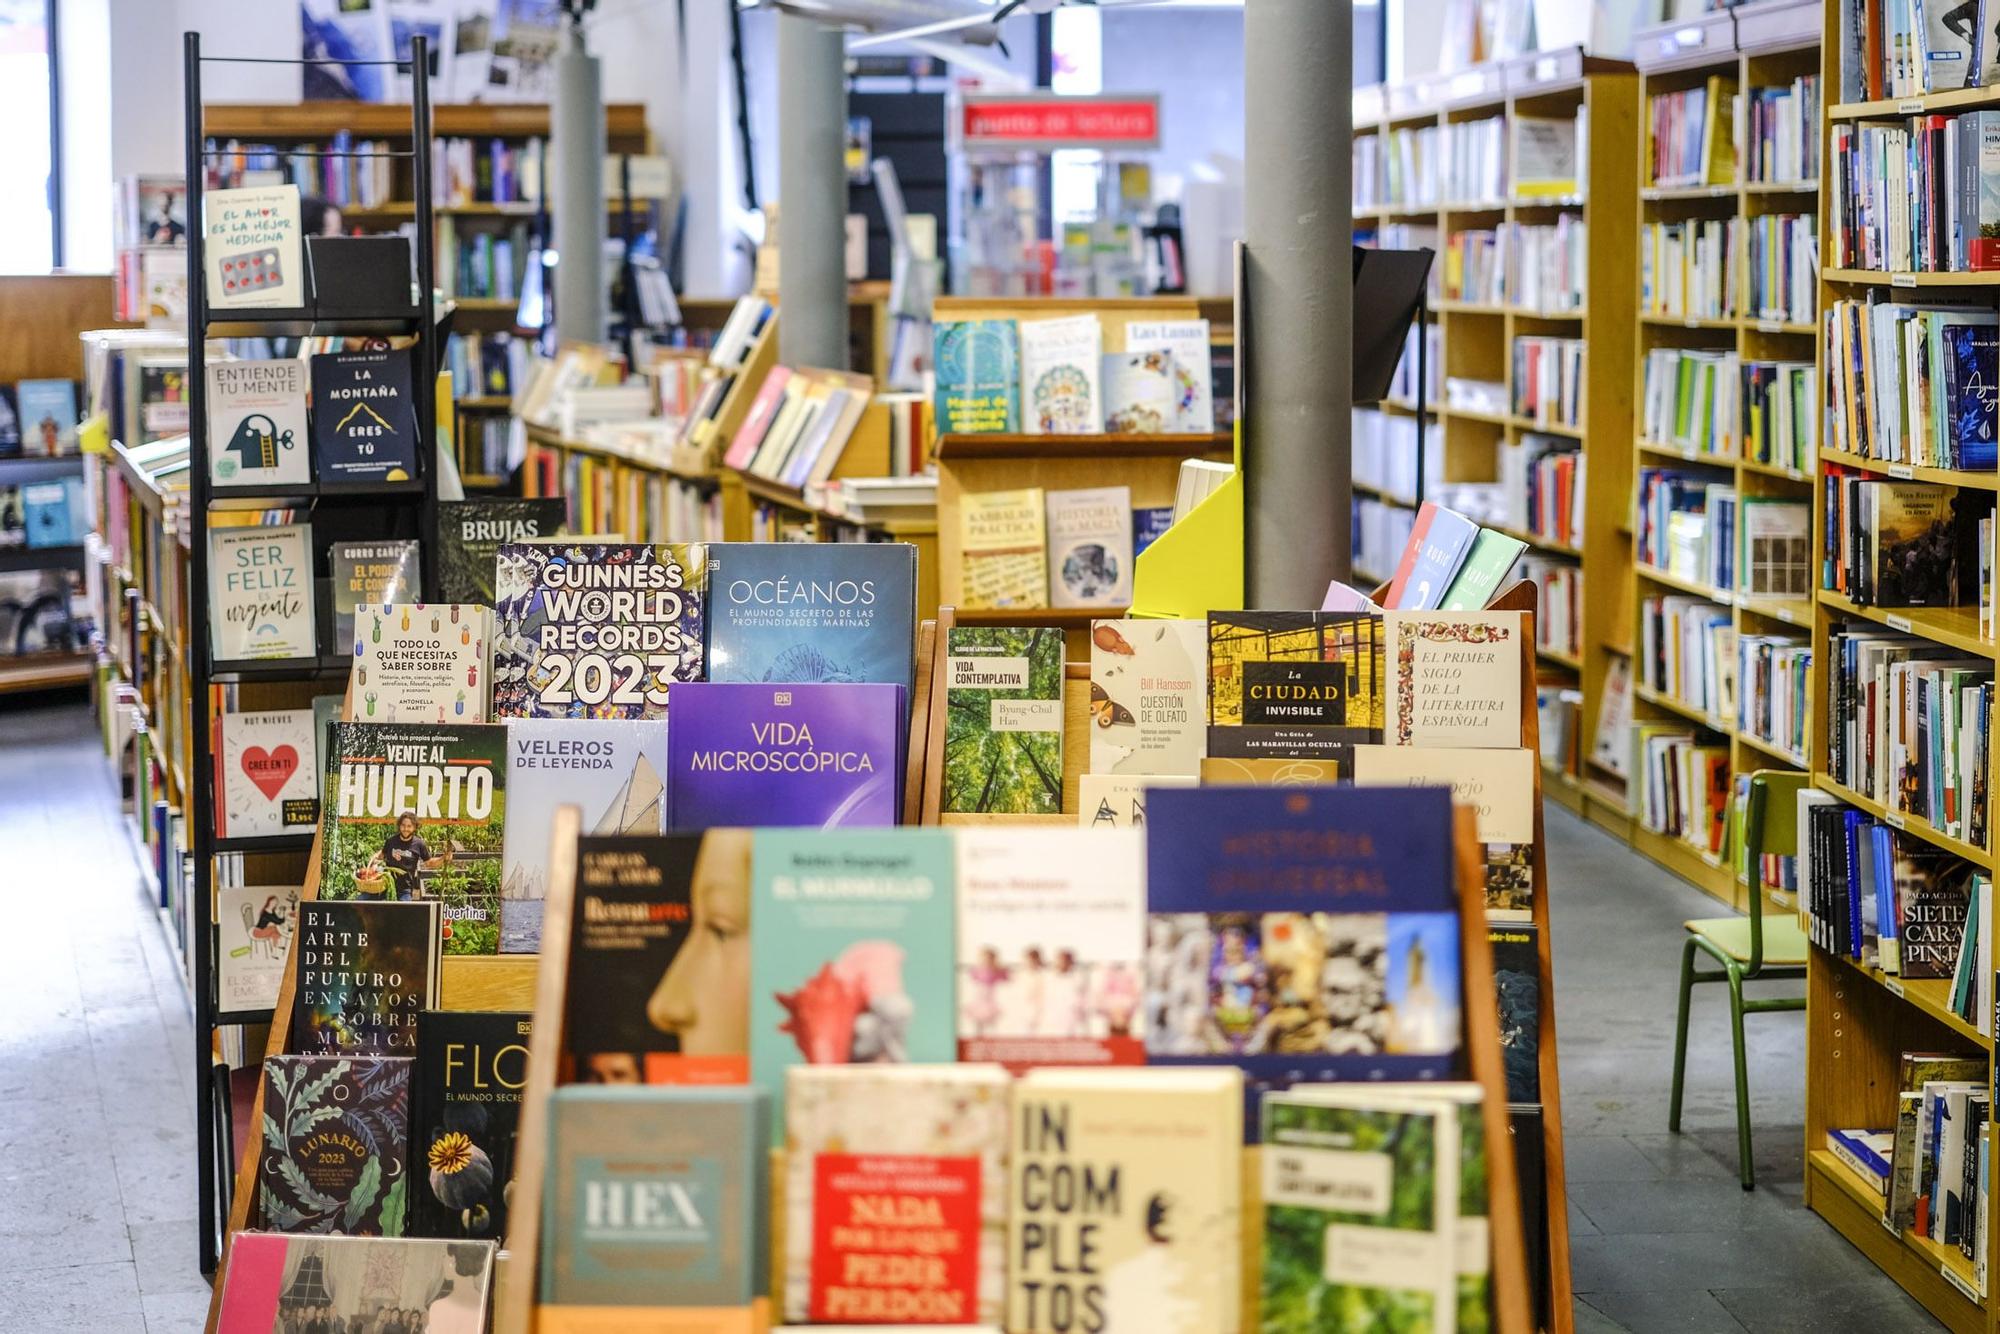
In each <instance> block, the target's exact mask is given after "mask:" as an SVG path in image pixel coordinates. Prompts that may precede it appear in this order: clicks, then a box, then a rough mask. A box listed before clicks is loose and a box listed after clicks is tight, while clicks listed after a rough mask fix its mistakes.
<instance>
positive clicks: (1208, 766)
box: [1201, 755, 1353, 787]
mask: <svg viewBox="0 0 2000 1334" xmlns="http://www.w3.org/2000/svg"><path fill="white" fill-rule="evenodd" d="M1341 776H1342V774H1341V763H1340V761H1339V760H1288V759H1268V758H1267V759H1261V760H1260V759H1235V758H1230V757H1227V756H1216V755H1211V756H1209V757H1208V758H1206V759H1204V760H1203V761H1202V762H1201V782H1202V786H1204V787H1231V786H1238V787H1312V786H1315V785H1316V784H1319V783H1337V782H1339V781H1340V779H1341ZM1347 776H1348V777H1350V778H1351V777H1353V764H1352V759H1351V755H1350V760H1349V764H1348V769H1347Z"/></svg>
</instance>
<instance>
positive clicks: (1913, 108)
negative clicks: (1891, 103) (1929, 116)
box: [1896, 97, 1924, 116]
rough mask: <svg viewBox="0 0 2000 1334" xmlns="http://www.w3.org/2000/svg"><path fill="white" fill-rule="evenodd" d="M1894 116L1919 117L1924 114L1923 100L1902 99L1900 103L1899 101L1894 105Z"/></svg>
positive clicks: (1913, 98) (1919, 98) (1916, 98)
mask: <svg viewBox="0 0 2000 1334" xmlns="http://www.w3.org/2000/svg"><path fill="white" fill-rule="evenodd" d="M1896 114H1897V115H1899V116H1921V115H1923V114H1924V99H1923V98H1921V97H1906V98H1904V99H1903V100H1902V101H1900V102H1898V103H1896Z"/></svg>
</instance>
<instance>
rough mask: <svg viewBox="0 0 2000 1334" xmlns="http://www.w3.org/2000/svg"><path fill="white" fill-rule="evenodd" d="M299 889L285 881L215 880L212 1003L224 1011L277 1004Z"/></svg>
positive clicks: (254, 1008) (266, 1008)
mask: <svg viewBox="0 0 2000 1334" xmlns="http://www.w3.org/2000/svg"><path fill="white" fill-rule="evenodd" d="M298 918H299V891H298V890H297V889H296V888H294V887H292V886H289V885H218V886H217V887H216V890H215V926H216V946H215V1006H216V1008H217V1009H218V1010H220V1011H222V1012H223V1013H225V1014H230V1013H238V1012H243V1011H255V1010H269V1009H272V1008H274V1007H275V1006H276V1005H277V1003H278V984H279V983H280V982H282V981H283V980H284V977H285V958H286V956H287V955H289V954H290V953H291V950H292V933H293V929H294V928H295V927H296V926H297V925H298Z"/></svg>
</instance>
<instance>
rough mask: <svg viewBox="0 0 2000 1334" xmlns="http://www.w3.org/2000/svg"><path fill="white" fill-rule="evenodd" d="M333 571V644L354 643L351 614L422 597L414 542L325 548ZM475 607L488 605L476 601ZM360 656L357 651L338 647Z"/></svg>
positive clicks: (360, 544)
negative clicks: (369, 607)
mask: <svg viewBox="0 0 2000 1334" xmlns="http://www.w3.org/2000/svg"><path fill="white" fill-rule="evenodd" d="M327 555H328V558H329V561H330V563H331V565H332V567H333V642H334V644H335V645H336V646H346V645H351V644H353V643H354V613H355V610H356V609H357V608H360V607H366V606H370V605H373V606H377V607H381V606H386V605H388V604H389V603H391V602H415V601H416V600H417V599H418V598H419V597H421V596H423V579H422V573H421V565H420V563H419V560H418V556H417V544H416V542H415V541H414V540H411V541H399V542H335V543H334V544H333V545H332V546H330V547H328V548H327ZM479 605H480V606H481V607H482V608H485V607H487V606H489V605H490V603H489V602H488V601H487V600H486V599H480V602H479ZM341 651H342V652H351V653H353V654H354V655H355V656H356V657H359V656H360V652H361V651H360V649H359V648H358V647H355V648H346V647H342V649H341Z"/></svg>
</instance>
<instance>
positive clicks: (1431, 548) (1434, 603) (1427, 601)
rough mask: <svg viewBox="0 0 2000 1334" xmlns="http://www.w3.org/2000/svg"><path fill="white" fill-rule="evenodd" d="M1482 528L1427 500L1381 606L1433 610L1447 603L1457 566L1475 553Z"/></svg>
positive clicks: (1418, 513)
mask: <svg viewBox="0 0 2000 1334" xmlns="http://www.w3.org/2000/svg"><path fill="white" fill-rule="evenodd" d="M1478 536H1479V525H1478V524H1476V523H1474V522H1473V521H1472V520H1470V519H1468V518H1466V517H1465V516H1464V515H1463V514H1459V513H1457V512H1455V511H1453V510H1448V509H1445V508H1443V507H1442V506H1440V505H1437V504H1434V503H1432V502H1431V501H1428V500H1426V501H1425V502H1424V504H1423V508H1421V509H1419V510H1418V511H1417V521H1416V525H1415V526H1414V527H1413V528H1411V529H1410V541H1409V545H1407V546H1405V547H1404V548H1403V559H1402V561H1401V563H1400V564H1398V565H1397V567H1396V576H1395V578H1393V579H1391V580H1390V581H1389V591H1388V595H1387V597H1386V598H1385V599H1384V600H1383V603H1382V605H1383V606H1385V607H1392V608H1394V609H1396V610H1398V611H1433V610H1435V609H1436V608H1437V607H1438V606H1439V605H1440V604H1441V603H1443V601H1444V595H1445V591H1446V590H1447V589H1449V588H1450V587H1451V581H1452V579H1453V578H1454V577H1455V576H1456V575H1457V574H1458V567H1459V566H1461V565H1463V564H1465V558H1466V556H1467V555H1469V554H1470V553H1471V551H1472V544H1473V542H1474V540H1475V539H1477V538H1478Z"/></svg>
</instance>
